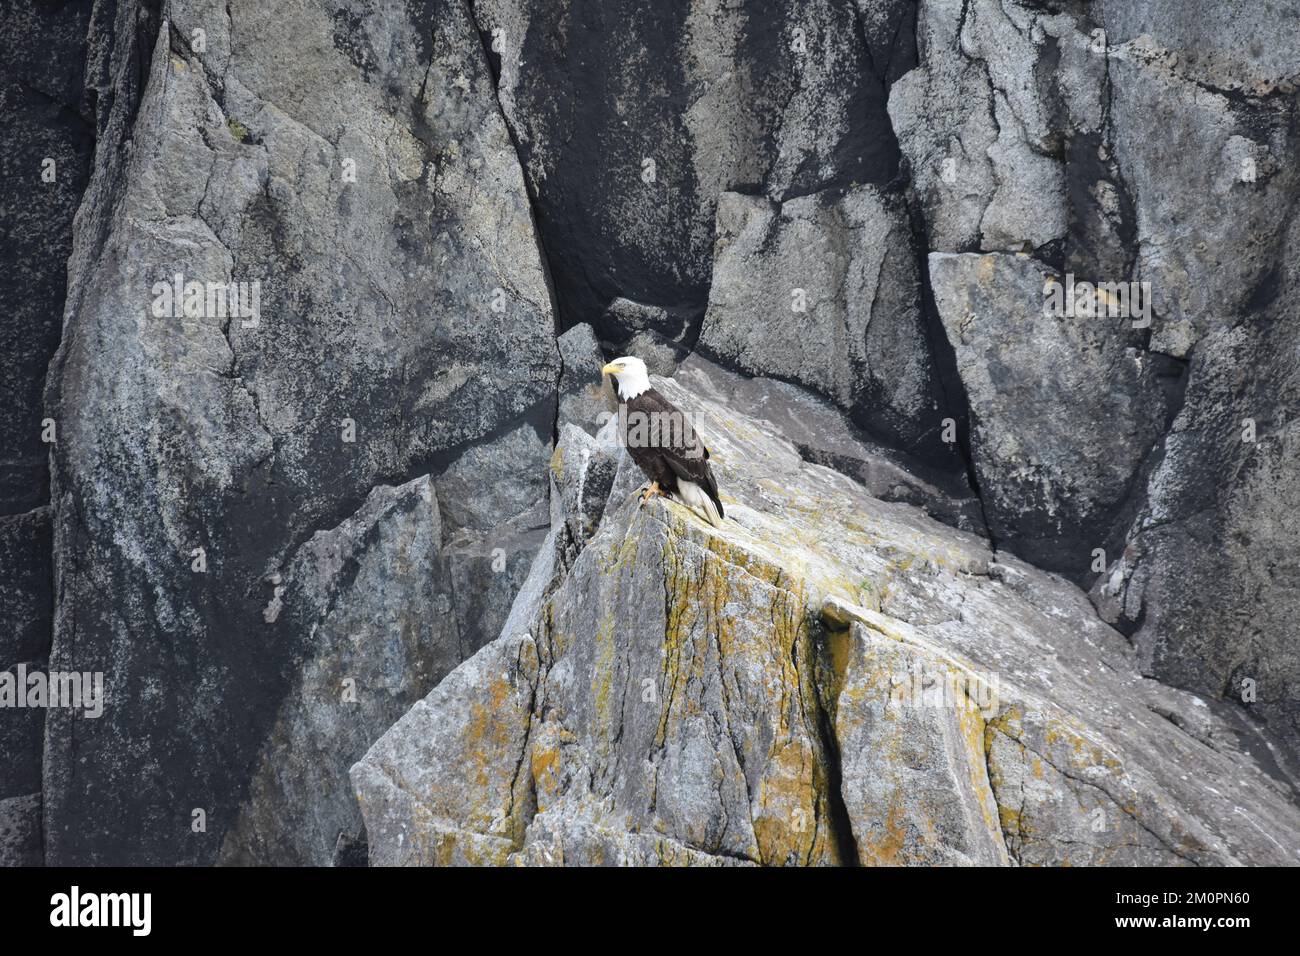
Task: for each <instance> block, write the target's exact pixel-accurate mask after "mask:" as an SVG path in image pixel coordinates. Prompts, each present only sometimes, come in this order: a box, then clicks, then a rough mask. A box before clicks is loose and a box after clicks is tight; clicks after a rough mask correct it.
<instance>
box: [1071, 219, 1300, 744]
mask: <svg viewBox="0 0 1300 956" xmlns="http://www.w3.org/2000/svg"><path fill="white" fill-rule="evenodd" d="M1297 243H1300V229H1297V228H1296V227H1295V226H1293V227H1292V229H1291V235H1290V236H1289V238H1288V241H1287V245H1288V248H1291V249H1295V248H1300V246H1298V245H1297ZM1279 285H1280V290H1279V292H1280V294H1279V295H1278V296H1277V298H1276V299H1275V300H1274V301H1273V302H1272V303H1270V304H1269V305H1268V306H1267V307H1266V309H1265V310H1264V312H1263V313H1262V314H1261V315H1260V316H1258V317H1256V318H1254V319H1253V320H1251V321H1247V322H1243V323H1241V324H1240V325H1238V326H1237V327H1236V328H1233V329H1217V330H1213V331H1211V332H1209V333H1207V334H1206V336H1205V337H1204V338H1203V339H1202V340H1201V341H1200V343H1199V344H1198V346H1197V349H1196V353H1195V355H1194V357H1193V359H1192V363H1191V371H1190V375H1189V379H1188V385H1187V398H1186V404H1185V405H1184V406H1183V409H1182V411H1181V412H1180V413H1179V415H1178V417H1177V419H1176V420H1175V421H1174V424H1173V427H1172V429H1171V430H1170V432H1169V434H1168V435H1167V436H1166V437H1165V440H1164V443H1163V445H1162V447H1161V449H1160V451H1161V454H1160V457H1159V459H1158V462H1157V464H1156V465H1155V467H1154V468H1153V469H1152V471H1151V474H1150V476H1149V478H1148V480H1147V481H1146V483H1145V486H1144V488H1143V491H1144V493H1145V494H1144V503H1143V507H1142V509H1141V510H1140V512H1139V513H1138V515H1137V517H1136V518H1135V520H1134V521H1133V524H1132V527H1131V529H1130V530H1129V533H1128V537H1127V540H1126V541H1125V542H1124V548H1123V551H1122V552H1121V553H1119V554H1118V555H1117V558H1116V559H1115V560H1113V563H1112V564H1111V565H1110V567H1109V568H1108V569H1107V573H1106V574H1104V575H1102V576H1101V577H1099V578H1098V580H1097V583H1096V586H1095V587H1094V589H1093V597H1094V600H1095V601H1096V603H1097V605H1098V608H1099V609H1100V611H1101V613H1102V615H1103V616H1104V617H1105V618H1106V619H1107V620H1110V621H1113V622H1117V623H1118V624H1119V625H1120V626H1123V627H1124V628H1125V629H1126V630H1132V631H1134V633H1133V640H1134V642H1135V644H1136V646H1137V647H1138V649H1139V651H1140V652H1141V655H1142V659H1143V662H1144V667H1145V668H1146V670H1147V671H1148V673H1150V674H1152V675H1154V676H1156V677H1158V678H1160V679H1161V680H1164V681H1168V682H1170V683H1172V684H1175V685H1176V686H1179V687H1186V688H1189V689H1191V690H1195V691H1198V692H1200V693H1204V694H1206V695H1210V696H1215V697H1217V696H1222V697H1224V698H1226V699H1228V700H1230V701H1233V702H1235V703H1237V704H1242V703H1244V704H1245V706H1246V707H1247V709H1249V710H1250V711H1251V712H1252V713H1253V714H1255V715H1256V716H1257V717H1262V718H1263V719H1264V720H1265V721H1267V723H1268V724H1269V726H1270V727H1271V728H1273V729H1274V731H1275V732H1276V733H1278V734H1279V735H1280V736H1282V737H1284V738H1285V739H1287V740H1288V741H1289V743H1290V754H1289V755H1288V756H1289V758H1290V759H1291V760H1295V758H1296V754H1298V753H1300V703H1298V702H1300V647H1297V644H1296V640H1295V634H1296V630H1295V615H1296V613H1297V611H1298V610H1300V564H1298V563H1297V557H1296V549H1295V546H1294V543H1295V540H1296V537H1297V535H1300V431H1298V428H1300V426H1298V425H1297V422H1300V362H1297V359H1298V358H1300V310H1298V309H1297V305H1296V298H1295V296H1296V290H1298V289H1300V262H1297V260H1296V258H1295V257H1294V256H1292V257H1291V263H1290V265H1289V267H1288V269H1287V272H1286V274H1285V275H1284V276H1283V277H1282V279H1281V281H1280V283H1279Z"/></svg>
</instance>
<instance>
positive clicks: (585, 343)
mask: <svg viewBox="0 0 1300 956" xmlns="http://www.w3.org/2000/svg"><path fill="white" fill-rule="evenodd" d="M556 344H557V345H558V346H559V348H560V358H561V360H562V361H563V363H564V371H563V372H562V374H561V375H560V398H559V402H560V408H559V416H558V418H557V419H556V427H557V429H561V428H563V427H564V426H565V425H566V424H573V425H577V426H578V427H579V428H581V429H583V430H585V431H586V432H587V433H588V434H592V435H594V434H595V433H596V432H597V431H598V430H599V429H600V426H601V425H603V424H604V423H605V421H606V419H607V418H608V416H609V414H610V413H611V412H612V411H613V408H614V403H615V400H614V394H613V390H612V389H610V388H609V387H608V386H607V385H606V384H605V377H604V376H603V375H602V374H601V372H600V370H601V369H602V368H604V367H605V356H604V355H603V354H602V352H601V350H600V343H599V342H597V341H596V334H595V333H594V332H593V331H592V328H591V326H589V325H585V324H581V323H580V324H578V325H575V326H574V327H573V328H571V329H569V331H567V332H565V333H564V334H563V335H561V336H560V337H559V338H558V339H556Z"/></svg>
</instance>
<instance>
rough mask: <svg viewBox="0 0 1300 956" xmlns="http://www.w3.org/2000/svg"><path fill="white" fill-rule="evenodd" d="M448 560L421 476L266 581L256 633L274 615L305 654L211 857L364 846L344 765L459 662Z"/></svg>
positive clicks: (256, 859) (295, 854)
mask: <svg viewBox="0 0 1300 956" xmlns="http://www.w3.org/2000/svg"><path fill="white" fill-rule="evenodd" d="M449 563H450V562H449V561H448V559H447V557H446V556H445V555H444V553H443V540H442V527H441V522H440V521H439V516H438V501H437V498H436V496H435V494H434V491H433V485H432V483H431V482H430V481H429V479H428V477H424V478H417V479H415V480H414V481H411V482H408V483H407V484H405V485H403V486H401V487H399V488H391V487H379V488H376V489H375V490H374V491H372V492H371V493H370V495H369V496H368V497H367V498H366V501H365V504H363V505H362V507H361V509H360V510H359V511H358V512H357V513H356V514H355V515H353V516H352V517H350V518H349V519H348V520H347V521H345V522H344V523H343V524H341V525H340V526H339V527H338V528H334V529H332V530H329V531H318V532H316V534H314V535H312V537H311V539H310V540H309V541H307V543H306V544H304V545H303V546H302V548H301V549H299V551H298V553H297V555H295V557H294V559H293V560H292V561H291V562H290V563H289V566H288V567H287V568H286V570H285V572H284V574H283V575H276V576H275V577H274V578H273V579H272V581H271V582H270V583H271V585H272V587H273V591H272V594H271V600H270V601H269V602H268V604H267V606H266V607H265V608H264V609H263V614H262V616H263V621H264V629H265V630H266V631H268V632H269V631H270V630H271V628H272V627H273V626H274V625H276V624H278V623H280V619H281V618H282V617H283V618H285V619H286V620H287V621H288V622H290V623H291V624H292V626H293V627H294V628H295V629H296V630H298V631H300V632H301V633H304V634H306V635H307V641H306V648H305V649H304V652H303V657H302V659H301V660H300V661H298V662H295V665H294V671H295V673H296V678H295V681H294V685H293V687H292V689H290V691H289V692H288V693H287V694H286V695H285V697H284V699H283V701H282V703H281V705H280V712H279V714H278V715H277V716H276V720H275V725H274V727H273V728H272V730H271V732H270V734H269V735H268V737H267V740H266V743H265V744H264V745H263V747H262V751H261V754H260V756H259V758H258V767H257V770H256V771H255V773H254V775H253V778H252V781H251V782H250V784H249V787H248V794H247V796H246V798H245V800H244V802H243V804H242V805H241V807H240V811H239V816H238V818H237V819H236V821H235V824H234V826H233V827H231V829H230V830H229V832H227V834H226V836H225V840H224V843H223V845H222V851H221V856H220V860H221V862H223V863H228V864H237V865H244V866H247V865H263V866H267V865H279V866H284V865H288V864H293V865H298V866H310V865H315V866H327V865H330V864H331V863H332V862H333V859H334V855H335V848H336V846H338V844H339V842H340V840H342V841H343V842H344V843H345V844H349V843H354V842H357V841H358V840H359V839H364V831H363V828H362V824H361V814H360V810H359V809H358V808H357V805H356V801H355V800H354V799H353V798H352V792H351V789H350V787H348V785H347V770H348V768H349V767H350V766H351V765H352V764H353V763H354V762H355V761H356V760H357V758H358V757H360V756H361V755H362V754H364V753H365V751H366V749H367V748H368V747H369V745H370V744H371V743H373V742H374V741H375V740H377V739H378V738H379V736H380V735H381V734H382V733H383V732H384V730H386V729H387V728H388V727H390V726H392V724H393V722H394V721H396V720H397V718H398V717H400V716H401V715H402V714H403V713H405V712H406V711H407V710H408V709H409V708H410V707H411V705H412V704H414V703H415V702H416V701H417V700H419V699H420V698H421V697H423V696H424V695H425V694H427V693H428V692H429V691H430V690H432V689H433V687H434V686H436V685H437V683H438V681H439V680H441V679H442V678H443V677H444V676H445V675H446V674H447V673H448V672H449V671H450V670H451V669H452V668H453V667H455V666H456V665H457V664H459V663H460V662H461V661H462V660H463V659H464V658H465V656H467V655H466V651H465V650H464V649H463V648H462V645H461V630H460V627H459V622H458V619H457V615H456V613H455V612H456V610H457V608H456V606H455V595H456V590H455V583H456V582H454V579H453V572H452V569H451V567H449ZM475 649H476V648H475Z"/></svg>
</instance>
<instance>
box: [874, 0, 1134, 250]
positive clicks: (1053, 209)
mask: <svg viewBox="0 0 1300 956" xmlns="http://www.w3.org/2000/svg"><path fill="white" fill-rule="evenodd" d="M1086 27H1087V24H1086V23H1084V22H1081V21H1080V18H1079V17H1077V16H1074V15H1071V14H1068V13H1058V12H1048V11H1045V10H1043V9H1042V8H1041V7H1039V6H1038V5H1029V4H1021V3H1018V2H1007V3H1002V2H1000V0H973V2H964V0H924V2H922V3H921V4H920V5H919V8H918V13H917V44H918V53H919V57H920V66H919V67H918V69H916V70H913V71H912V72H910V73H908V74H907V75H905V76H903V77H902V78H901V79H899V80H898V81H897V82H896V83H895V84H894V85H893V87H892V89H891V91H890V101H889V112H890V117H891V118H892V119H893V121H894V126H895V129H896V130H897V132H898V139H899V144H900V147H901V149H902V152H903V154H904V155H905V156H906V157H907V160H908V165H909V167H910V172H911V176H912V182H913V185H914V187H915V189H916V192H917V195H918V197H919V199H920V200H921V204H922V207H923V209H924V210H925V217H926V223H927V227H928V232H929V236H930V242H931V244H932V247H933V248H934V249H937V250H940V251H945V252H965V251H970V250H976V249H983V250H990V251H993V250H1010V251H1017V252H1019V251H1022V249H1025V248H1028V249H1040V248H1042V247H1045V246H1048V245H1050V244H1052V243H1062V242H1063V241H1064V240H1065V238H1066V234H1067V231H1068V230H1069V227H1070V219H1071V215H1072V210H1071V203H1070V201H1069V200H1068V199H1067V189H1066V182H1067V176H1068V177H1069V178H1070V179H1072V180H1074V181H1078V182H1080V185H1082V186H1083V187H1084V190H1085V192H1084V195H1086V190H1087V189H1088V183H1089V182H1090V181H1092V180H1094V179H1102V180H1109V179H1112V178H1113V176H1112V175H1110V174H1106V175H1104V176H1097V175H1096V174H1097V173H1098V172H1099V171H1100V170H1098V169H1094V168H1092V167H1096V166H1100V165H1102V164H1100V163H1099V162H1098V160H1097V159H1096V158H1095V157H1088V158H1087V161H1086V162H1080V160H1081V159H1082V158H1083V157H1078V156H1075V155H1072V154H1071V151H1070V149H1069V145H1070V143H1071V142H1072V141H1074V140H1076V139H1078V140H1080V141H1081V142H1091V146H1092V148H1093V150H1094V151H1095V148H1096V146H1097V145H1099V143H1100V141H1099V140H1098V141H1095V142H1092V141H1090V140H1089V139H1088V138H1089V137H1095V136H1096V134H1097V133H1099V132H1100V128H1101V125H1102V122H1103V114H1104V98H1105V87H1106V58H1105V56H1104V55H1102V54H1098V53H1096V52H1095V51H1094V50H1093V42H1092V39H1091V37H1090V36H1089V35H1088V32H1087V29H1086ZM1068 167H1073V168H1068Z"/></svg>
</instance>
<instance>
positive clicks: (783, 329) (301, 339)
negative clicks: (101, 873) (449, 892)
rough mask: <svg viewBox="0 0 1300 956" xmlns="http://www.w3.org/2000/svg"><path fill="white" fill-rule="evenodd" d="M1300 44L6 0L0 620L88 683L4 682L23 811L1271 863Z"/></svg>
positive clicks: (14, 657)
mask: <svg viewBox="0 0 1300 956" xmlns="http://www.w3.org/2000/svg"><path fill="white" fill-rule="evenodd" d="M1297 64H1300V0H1268V2H1259V3H1253V4H1229V3H1227V2H1225V0H1180V2H1177V3H1175V2H1173V0H790V2H785V3H781V4H771V3H765V2H760V0H695V2H692V3H689V4H647V3H644V2H637V0H472V2H471V0H404V2H401V3H397V2H374V0H330V2H328V3H308V2H302V0H292V2H287V3H270V2H265V0H234V2H225V0H93V2H91V0H68V2H60V3H39V2H34V0H14V2H12V3H8V4H7V5H6V6H5V9H4V11H3V12H2V13H0V104H2V105H3V106H4V108H5V115H6V120H7V126H6V129H7V130H12V133H13V135H12V136H11V137H9V138H10V139H11V140H12V141H13V142H12V144H11V145H10V146H7V147H6V149H5V150H4V151H3V154H4V155H3V156H2V157H0V172H3V173H4V175H3V177H0V180H2V181H0V226H3V232H4V234H5V236H6V240H7V241H6V243H4V244H3V246H4V247H3V250H2V251H0V256H3V258H4V264H5V267H6V268H5V270H4V280H3V282H0V306H3V308H0V345H2V346H3V347H4V348H3V351H4V354H5V356H6V358H7V359H8V361H6V362H5V363H4V367H3V369H0V398H3V401H0V674H4V675H9V674H15V673H17V671H18V669H19V668H20V667H22V668H25V669H26V670H28V671H45V670H50V671H76V672H88V673H91V674H94V673H103V674H104V676H105V686H106V688H107V693H108V698H107V700H106V702H105V708H104V713H103V715H102V716H100V717H90V716H87V715H85V714H84V713H82V712H81V711H79V710H77V709H76V708H40V707H36V708H32V707H9V706H5V707H3V708H0V864H4V865H10V864H31V863H39V862H46V863H51V864H80V863H92V864H100V863H103V864H177V863H179V864H208V863H214V862H221V863H256V864H280V863H300V864H313V865H351V864H356V863H364V862H366V861H367V860H368V861H370V862H374V863H521V864H557V863H569V864H573V863H601V862H618V863H633V864H660V863H667V864H692V865H749V864H836V863H839V864H853V863H861V864H962V865H964V864H996V865H1003V864H1015V863H1020V864H1065V863H1070V864H1129V863H1136V864H1142V863H1155V864H1161V865H1163V864H1171V865H1172V864H1184V863H1195V864H1231V863H1251V864H1256V863H1297V862H1300V859H1297V857H1296V847H1297V846H1300V824H1298V823H1297V809H1296V807H1297V805H1298V804H1297V799H1296V794H1297V792H1300V791H1298V790H1297V786H1296V782H1297V781H1300V704H1298V703H1297V702H1298V701H1300V645H1298V644H1297V642H1296V640H1295V628H1294V626H1293V622H1294V621H1295V620H1296V619H1297V615H1300V584H1298V583H1297V582H1300V567H1298V566H1297V561H1296V559H1295V557H1294V554H1293V552H1294V550H1295V549H1294V547H1293V546H1292V542H1293V541H1294V540H1295V539H1296V537H1297V534H1300V527H1298V526H1297V517H1296V516H1297V515H1300V480H1298V479H1297V477H1296V476H1297V475H1298V474H1300V467H1298V466H1300V460H1298V457H1297V450H1298V449H1300V439H1297V436H1296V432H1295V423H1296V421H1297V420H1300V381H1298V380H1297V371H1296V370H1297V368H1300V362H1298V361H1297V359H1298V358H1300V332H1298V331H1297V330H1300V315H1298V314H1297V310H1296V306H1295V304H1294V303H1295V302H1296V301H1297V296H1300V226H1297V216H1296V201H1297V197H1300V173H1297V166H1296V163H1295V161H1294V158H1295V157H1296V156H1297V155H1300V149H1298V147H1300V141H1298V140H1297V136H1298V135H1300V121H1298V119H1300V118H1298V117H1297V108H1298V106H1297V104H1298V103H1300V67H1298V66H1297ZM47 161H48V162H47ZM74 213H75V218H74ZM11 237H12V241H9V240H10V238H11ZM1079 284H1086V285H1087V286H1090V287H1091V286H1097V285H1104V286H1105V287H1106V288H1107V289H1109V290H1111V291H1110V292H1108V293H1107V296H1111V295H1112V294H1116V293H1117V290H1120V289H1127V290H1130V294H1129V299H1128V300H1126V301H1128V302H1129V303H1130V304H1136V309H1137V314H1130V313H1126V312H1125V311H1124V308H1126V306H1123V303H1122V302H1118V303H1117V304H1118V305H1119V306H1120V308H1118V311H1115V312H1111V311H1110V310H1109V308H1108V311H1107V314H1105V315H1100V314H1097V313H1096V312H1095V311H1094V312H1088V311H1067V312H1065V313H1061V312H1054V311H1052V310H1051V309H1049V308H1048V307H1047V306H1048V302H1049V296H1050V295H1051V294H1052V290H1053V289H1054V288H1060V289H1064V288H1065V286H1066V285H1071V287H1072V288H1076V289H1077V287H1078V286H1079ZM1134 290H1136V291H1134ZM1106 304H1107V306H1108V307H1109V305H1110V304H1111V300H1110V299H1109V298H1107V300H1106ZM56 350H57V351H56ZM624 354H633V355H638V356H640V357H642V358H643V359H644V360H645V361H646V362H647V363H648V365H649V366H650V369H651V371H652V372H653V373H655V374H657V375H660V376H664V378H662V379H660V380H658V381H659V384H660V387H661V388H662V389H663V390H664V391H665V393H666V394H667V395H668V396H669V397H670V398H672V399H673V400H674V401H677V402H679V403H680V404H681V405H682V406H683V407H684V408H686V409H687V410H688V411H690V412H691V413H692V414H693V415H696V416H698V420H697V427H698V428H699V430H700V431H701V432H702V434H703V435H704V436H705V438H706V440H707V441H708V442H709V443H710V446H711V447H712V449H713V453H714V459H715V462H716V468H717V471H718V472H719V477H720V482H721V487H722V491H723V496H724V498H725V499H726V504H727V511H728V515H729V520H728V521H727V523H726V525H725V526H724V527H723V528H722V529H720V530H715V529H712V528H709V527H706V526H704V525H702V524H701V523H700V522H698V521H697V520H695V518H694V517H693V516H691V515H690V514H688V513H686V512H684V511H683V510H682V509H681V508H679V507H677V506H676V505H673V504H671V503H664V502H659V501H657V502H654V503H651V504H648V505H646V506H645V507H644V508H640V507H638V506H637V503H636V501H635V493H636V491H637V489H638V487H639V486H640V485H641V484H642V483H643V480H644V479H643V475H642V474H641V473H640V471H639V470H638V469H637V468H636V467H635V465H634V464H633V463H632V462H631V460H630V458H629V457H628V456H627V455H626V454H625V452H624V450H623V449H622V448H620V447H619V444H618V438H617V429H616V428H615V427H614V425H613V423H611V422H610V420H609V418H610V413H611V412H612V410H613V408H614V405H613V403H612V395H611V392H610V389H609V386H608V384H607V383H605V382H603V381H602V379H601V375H600V368H601V366H602V365H603V364H604V362H605V361H606V360H607V359H608V358H611V357H614V356H615V355H624ZM1057 574H1059V575H1060V577H1058V576H1056V575H1057ZM1085 592H1086V593H1085Z"/></svg>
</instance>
